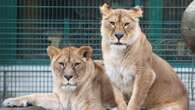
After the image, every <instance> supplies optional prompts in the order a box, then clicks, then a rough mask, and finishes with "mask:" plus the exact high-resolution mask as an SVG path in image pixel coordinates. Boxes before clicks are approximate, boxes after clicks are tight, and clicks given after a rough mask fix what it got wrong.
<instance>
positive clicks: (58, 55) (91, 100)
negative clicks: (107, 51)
mask: <svg viewBox="0 0 195 110" xmlns="http://www.w3.org/2000/svg"><path fill="white" fill-rule="evenodd" d="M48 55H49V57H50V59H51V69H52V73H53V92H52V93H39V94H32V95H28V96H21V97H16V98H9V99H6V100H5V101H4V102H3V106H20V107H22V106H28V105H29V104H30V105H35V106H41V107H43V108H45V109H49V110H106V109H109V108H112V107H115V108H116V107H117V104H116V101H115V98H114V93H113V88H112V84H111V82H110V81H109V79H108V77H107V75H106V74H105V73H104V71H103V69H102V67H101V65H100V64H97V63H94V61H93V60H92V58H91V57H92V48H91V47H89V46H82V47H80V48H75V47H67V48H63V49H59V48H56V47H53V46H49V47H48ZM121 96H122V94H121ZM116 100H118V99H116ZM115 108H114V109H115Z"/></svg>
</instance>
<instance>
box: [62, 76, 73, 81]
mask: <svg viewBox="0 0 195 110" xmlns="http://www.w3.org/2000/svg"><path fill="white" fill-rule="evenodd" d="M72 77H73V76H72V75H64V78H66V79H67V80H70V79H71V78H72Z"/></svg>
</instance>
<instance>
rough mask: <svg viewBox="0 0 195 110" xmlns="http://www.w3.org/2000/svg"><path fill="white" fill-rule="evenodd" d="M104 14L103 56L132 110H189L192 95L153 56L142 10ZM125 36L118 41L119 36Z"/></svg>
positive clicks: (104, 8) (105, 8) (106, 10)
mask: <svg viewBox="0 0 195 110" xmlns="http://www.w3.org/2000/svg"><path fill="white" fill-rule="evenodd" d="M100 11H101V13H102V24H101V35H102V52H103V59H104V65H105V68H106V73H107V74H108V76H109V77H110V79H111V80H112V82H113V85H114V86H115V87H117V88H119V90H120V91H121V92H122V93H123V96H124V98H125V101H126V103H128V108H127V109H128V110H141V109H144V110H145V109H146V110H188V94H187V91H186V89H185V87H184V85H183V84H182V82H181V80H180V79H179V77H178V76H177V74H176V72H175V71H174V70H173V69H172V68H171V66H170V65H169V64H168V63H167V62H166V61H165V60H163V59H162V58H160V57H158V56H157V55H156V54H155V53H153V52H152V47H151V44H150V43H149V41H148V40H147V39H146V36H145V35H144V33H142V31H141V29H140V26H139V17H141V16H142V13H143V12H142V10H141V9H140V8H134V9H129V10H127V9H112V8H110V7H109V6H108V5H107V4H106V5H105V4H104V5H103V6H102V7H100ZM118 32H120V33H123V34H124V35H123V37H122V38H120V39H117V37H116V35H115V34H116V33H118Z"/></svg>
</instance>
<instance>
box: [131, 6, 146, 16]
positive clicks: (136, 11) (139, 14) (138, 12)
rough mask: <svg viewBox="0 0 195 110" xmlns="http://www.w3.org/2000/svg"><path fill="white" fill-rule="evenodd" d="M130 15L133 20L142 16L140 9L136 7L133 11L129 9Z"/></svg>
mask: <svg viewBox="0 0 195 110" xmlns="http://www.w3.org/2000/svg"><path fill="white" fill-rule="evenodd" d="M130 15H131V16H132V17H135V18H139V17H142V16H143V10H142V7H140V6H136V7H134V8H133V9H130Z"/></svg>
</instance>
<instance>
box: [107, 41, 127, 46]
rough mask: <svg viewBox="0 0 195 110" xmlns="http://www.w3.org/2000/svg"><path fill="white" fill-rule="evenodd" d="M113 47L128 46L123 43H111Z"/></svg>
mask: <svg viewBox="0 0 195 110" xmlns="http://www.w3.org/2000/svg"><path fill="white" fill-rule="evenodd" d="M111 45H118V46H121V45H125V46H126V45H127V44H125V43H121V42H116V43H111Z"/></svg>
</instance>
